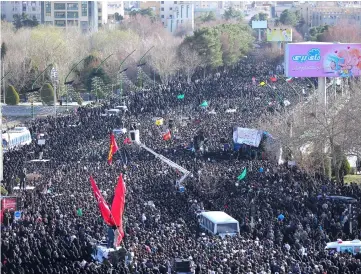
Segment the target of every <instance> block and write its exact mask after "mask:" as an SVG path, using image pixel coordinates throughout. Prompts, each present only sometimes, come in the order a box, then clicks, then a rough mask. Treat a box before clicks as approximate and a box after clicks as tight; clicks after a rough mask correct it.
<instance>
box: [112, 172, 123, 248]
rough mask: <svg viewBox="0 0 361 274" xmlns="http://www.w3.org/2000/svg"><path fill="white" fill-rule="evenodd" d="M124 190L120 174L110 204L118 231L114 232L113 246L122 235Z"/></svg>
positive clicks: (118, 241) (119, 240)
mask: <svg viewBox="0 0 361 274" xmlns="http://www.w3.org/2000/svg"><path fill="white" fill-rule="evenodd" d="M125 192H126V188H125V184H124V181H123V175H122V174H120V175H119V179H118V185H117V187H116V189H115V194H114V200H113V204H112V215H113V220H114V223H115V225H116V226H117V228H118V229H117V230H118V233H116V237H115V246H118V245H119V244H120V242H121V241H122V239H123V237H124V231H123V213H124V205H125Z"/></svg>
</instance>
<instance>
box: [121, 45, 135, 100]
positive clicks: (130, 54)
mask: <svg viewBox="0 0 361 274" xmlns="http://www.w3.org/2000/svg"><path fill="white" fill-rule="evenodd" d="M135 51H136V50H133V51H132V52H131V53H129V54H128V55H127V56H126V57H125V58H124V59H123V61H122V62H121V63H120V66H119V70H118V76H119V81H120V83H119V89H120V96H121V97H122V96H123V78H122V73H123V72H125V71H127V70H128V68H125V69H123V70H122V66H123V64H124V62H125V60H127V59H128V57H129V56H130V55H132V54H133V53H134V52H135Z"/></svg>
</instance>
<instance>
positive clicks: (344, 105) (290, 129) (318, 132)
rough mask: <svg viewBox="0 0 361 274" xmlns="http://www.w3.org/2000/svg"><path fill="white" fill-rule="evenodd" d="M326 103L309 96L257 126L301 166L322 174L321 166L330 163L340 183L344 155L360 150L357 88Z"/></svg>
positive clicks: (360, 94)
mask: <svg viewBox="0 0 361 274" xmlns="http://www.w3.org/2000/svg"><path fill="white" fill-rule="evenodd" d="M329 102H330V103H329V104H328V105H327V106H325V103H324V101H322V100H318V98H317V96H311V97H310V98H309V100H308V101H306V102H305V103H303V104H299V105H297V106H296V107H294V108H293V109H292V110H291V111H287V112H285V113H283V114H279V115H278V116H274V117H270V116H268V117H267V118H266V119H262V121H261V123H260V127H262V128H264V129H265V130H267V131H269V132H271V134H272V135H273V136H276V137H277V139H278V140H279V142H280V143H281V145H282V146H283V147H287V148H288V149H289V150H290V151H292V155H293V157H294V158H295V159H296V160H297V161H299V163H300V164H301V165H302V166H303V167H307V166H308V168H311V167H313V169H317V168H320V167H322V169H323V170H324V172H325V170H326V169H327V168H326V167H325V164H326V163H327V161H328V160H331V163H332V169H333V171H334V174H335V177H336V180H337V181H340V176H341V175H342V174H340V169H341V166H342V161H343V157H344V155H346V154H349V153H351V152H355V151H359V150H361V128H360V126H359V125H360V124H361V108H360V107H359V106H360V104H361V89H360V88H357V89H355V90H354V91H353V92H352V93H351V92H350V93H348V94H347V95H343V96H342V95H338V96H337V98H335V99H334V100H333V101H331V100H329ZM312 158H313V159H312ZM310 160H312V161H311V162H310Z"/></svg>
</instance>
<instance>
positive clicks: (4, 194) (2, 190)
mask: <svg viewBox="0 0 361 274" xmlns="http://www.w3.org/2000/svg"><path fill="white" fill-rule="evenodd" d="M0 189H1V190H0V191H1V195H2V196H6V195H8V191H7V190H6V189H5V188H4V187H3V186H0Z"/></svg>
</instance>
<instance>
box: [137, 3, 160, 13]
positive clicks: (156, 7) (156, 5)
mask: <svg viewBox="0 0 361 274" xmlns="http://www.w3.org/2000/svg"><path fill="white" fill-rule="evenodd" d="M139 7H140V9H152V10H153V11H154V14H155V16H156V17H160V1H142V2H140V5H139Z"/></svg>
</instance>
